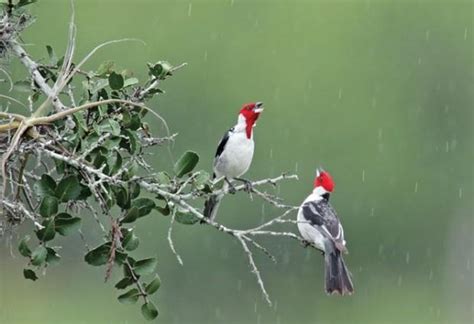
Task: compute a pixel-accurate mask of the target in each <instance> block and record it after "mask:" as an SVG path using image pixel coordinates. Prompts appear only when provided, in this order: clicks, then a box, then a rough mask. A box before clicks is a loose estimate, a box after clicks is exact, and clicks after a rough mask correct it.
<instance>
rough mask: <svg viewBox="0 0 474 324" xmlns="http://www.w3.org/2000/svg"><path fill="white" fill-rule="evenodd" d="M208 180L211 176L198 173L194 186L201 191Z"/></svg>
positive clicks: (201, 172)
mask: <svg viewBox="0 0 474 324" xmlns="http://www.w3.org/2000/svg"><path fill="white" fill-rule="evenodd" d="M210 178H211V176H210V175H209V173H207V172H206V171H199V173H198V175H197V176H196V177H195V178H194V185H195V186H196V188H198V189H202V188H204V185H205V184H206V183H207V182H208V181H209V179H210Z"/></svg>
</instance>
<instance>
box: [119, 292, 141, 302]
mask: <svg viewBox="0 0 474 324" xmlns="http://www.w3.org/2000/svg"><path fill="white" fill-rule="evenodd" d="M139 296H140V293H139V292H138V289H137V288H133V289H130V290H129V291H127V292H126V293H125V294H122V295H120V296H118V300H119V302H121V303H123V304H135V303H136V302H137V300H138V297H139Z"/></svg>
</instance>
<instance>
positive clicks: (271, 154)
mask: <svg viewBox="0 0 474 324" xmlns="http://www.w3.org/2000/svg"><path fill="white" fill-rule="evenodd" d="M270 159H273V149H270Z"/></svg>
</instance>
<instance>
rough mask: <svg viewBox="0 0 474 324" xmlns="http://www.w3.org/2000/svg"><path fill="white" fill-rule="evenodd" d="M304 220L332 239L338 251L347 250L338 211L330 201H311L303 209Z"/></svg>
mask: <svg viewBox="0 0 474 324" xmlns="http://www.w3.org/2000/svg"><path fill="white" fill-rule="evenodd" d="M302 212H303V216H304V218H305V219H306V220H307V221H308V222H309V223H310V224H311V225H312V226H313V227H316V228H317V229H318V230H319V231H320V232H322V234H323V235H324V236H326V237H328V238H329V239H331V240H332V241H333V242H334V243H335V244H336V246H337V247H338V249H340V250H345V248H344V245H345V242H344V230H343V228H342V225H341V223H340V222H339V218H338V217H337V214H336V211H335V210H334V208H332V206H331V204H329V201H327V200H326V199H321V200H319V201H309V202H307V203H305V204H304V205H303V207H302Z"/></svg>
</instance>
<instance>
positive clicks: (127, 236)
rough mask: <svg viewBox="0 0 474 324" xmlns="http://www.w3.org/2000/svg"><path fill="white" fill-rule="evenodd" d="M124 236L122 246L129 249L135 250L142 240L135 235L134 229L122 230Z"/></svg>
mask: <svg viewBox="0 0 474 324" xmlns="http://www.w3.org/2000/svg"><path fill="white" fill-rule="evenodd" d="M122 236H123V240H122V246H123V248H124V249H125V250H127V251H133V250H135V249H136V248H137V247H138V245H139V244H140V240H139V239H138V237H137V236H136V235H135V233H134V232H133V230H132V229H124V230H122Z"/></svg>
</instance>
